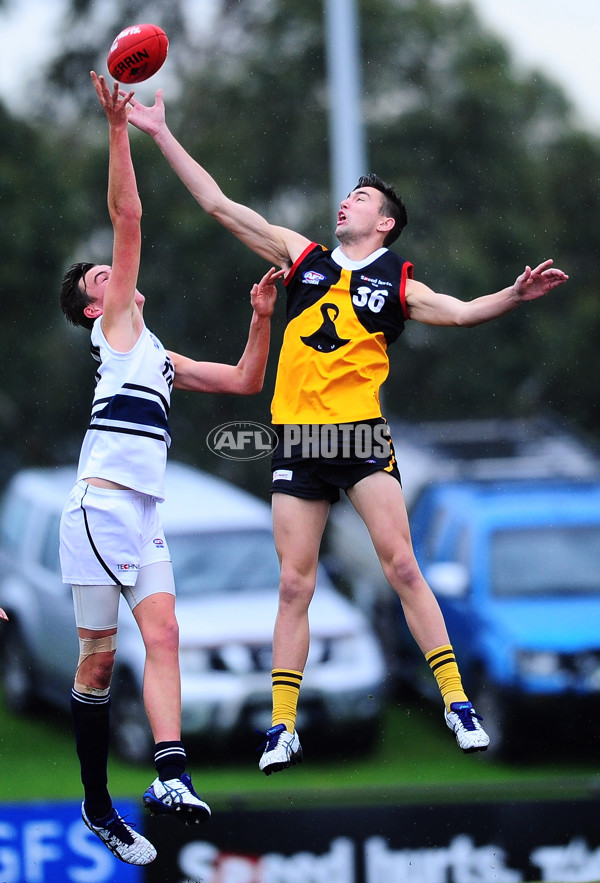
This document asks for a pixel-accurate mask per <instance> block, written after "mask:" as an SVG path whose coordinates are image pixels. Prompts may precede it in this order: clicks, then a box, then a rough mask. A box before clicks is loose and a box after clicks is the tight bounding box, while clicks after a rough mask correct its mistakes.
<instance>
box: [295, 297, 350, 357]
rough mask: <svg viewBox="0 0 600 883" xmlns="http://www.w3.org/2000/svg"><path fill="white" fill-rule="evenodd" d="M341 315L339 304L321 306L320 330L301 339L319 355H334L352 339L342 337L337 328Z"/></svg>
mask: <svg viewBox="0 0 600 883" xmlns="http://www.w3.org/2000/svg"><path fill="white" fill-rule="evenodd" d="M339 314H340V308H339V307H338V306H337V304H321V316H322V317H323V321H322V322H321V326H320V328H317V330H316V331H313V333H312V334H309V335H308V336H307V337H301V338H300V340H301V341H302V343H305V344H306V346H310V347H312V348H313V349H314V350H317V352H319V353H332V352H333V351H334V350H339V348H340V347H342V346H345V345H346V344H347V343H349V342H350V338H348V337H347V338H344V337H340V336H339V334H338V333H337V330H336V327H335V320H336V319H337V317H338V316H339Z"/></svg>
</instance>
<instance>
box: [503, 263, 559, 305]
mask: <svg viewBox="0 0 600 883" xmlns="http://www.w3.org/2000/svg"><path fill="white" fill-rule="evenodd" d="M568 278H569V277H568V276H567V274H566V273H563V271H562V270H559V269H558V268H557V267H553V266H552V260H548V261H543V262H542V263H541V264H539V265H538V266H537V267H536V268H535V269H534V270H532V269H531V267H525V270H524V271H523V272H522V273H521V275H520V276H518V277H517V279H516V281H515V284H514V285H513V289H514V291H515V294H516V295H517V297H518V298H519V300H523V301H524V300H535V298H537V297H543V296H544V295H545V294H547V293H548V292H549V291H552V289H553V288H557V287H558V286H559V285H562V284H563V282H566V281H567V279H568Z"/></svg>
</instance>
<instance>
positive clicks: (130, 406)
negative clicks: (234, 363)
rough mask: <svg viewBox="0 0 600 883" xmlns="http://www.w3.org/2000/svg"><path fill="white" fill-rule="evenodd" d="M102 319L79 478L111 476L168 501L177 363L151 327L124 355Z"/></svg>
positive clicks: (95, 337) (96, 332)
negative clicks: (108, 336) (171, 414)
mask: <svg viewBox="0 0 600 883" xmlns="http://www.w3.org/2000/svg"><path fill="white" fill-rule="evenodd" d="M101 323H102V317H99V318H98V319H96V321H95V322H94V327H93V328H92V335H91V350H92V356H93V357H94V358H95V359H96V360H97V361H98V362H99V366H98V370H97V372H96V389H95V391H94V400H93V403H92V416H91V419H90V423H89V426H88V429H87V432H86V434H85V437H84V440H83V445H82V447H81V454H80V456H79V466H78V470H77V479H78V480H79V479H84V478H105V479H107V480H109V481H114V482H117V483H118V484H122V485H125V487H129V488H132V489H133V490H136V491H139V492H140V493H143V494H148V495H149V496H152V497H155V498H156V499H157V500H158V501H162V500H163V499H164V475H165V468H166V464H167V449H168V448H169V446H170V444H171V435H170V430H169V408H170V403H171V389H172V388H173V379H174V376H175V369H174V367H173V363H172V361H171V359H170V358H169V356H168V353H167V351H166V350H165V348H164V346H163V345H162V343H161V342H160V341H159V340H158V339H157V338H156V337H155V336H154V335H153V334H152V332H151V331H149V329H148V328H146V326H145V325H144V328H143V330H142V333H141V334H140V336H139V338H138V340H137V342H136V344H135V346H134V347H133V349H131V350H129V352H126V353H121V352H118V351H117V350H114V349H113V348H112V347H111V346H110V345H109V343H108V341H107V340H106V338H105V336H104V334H103V332H102V324H101Z"/></svg>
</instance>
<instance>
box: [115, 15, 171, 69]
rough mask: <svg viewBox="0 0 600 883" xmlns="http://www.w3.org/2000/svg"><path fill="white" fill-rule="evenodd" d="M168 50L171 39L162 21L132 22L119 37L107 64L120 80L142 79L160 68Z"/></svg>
mask: <svg viewBox="0 0 600 883" xmlns="http://www.w3.org/2000/svg"><path fill="white" fill-rule="evenodd" d="M168 51H169V40H168V38H167V35H166V34H165V32H164V31H163V29H162V28H159V27H158V25H150V24H143V25H131V27H128V28H125V29H124V30H122V31H121V33H120V34H118V35H117V36H116V37H115V39H114V41H113V44H112V46H111V47H110V52H109V53H108V58H107V59H106V66H107V68H108V71H109V73H110V75H111V77H114V79H115V80H117V82H119V83H126V84H129V83H142V82H143V81H144V80H147V79H148V78H149V77H151V76H152V75H153V74H155V73H156V72H157V71H158V70H160V68H161V67H162V66H163V64H164V63H165V59H166V57H167V52H168Z"/></svg>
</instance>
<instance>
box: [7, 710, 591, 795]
mask: <svg viewBox="0 0 600 883" xmlns="http://www.w3.org/2000/svg"><path fill="white" fill-rule="evenodd" d="M259 741H260V740H259V737H257V741H256V743H254V744H250V745H249V746H248V747H247V749H246V750H245V752H243V753H242V752H238V753H237V754H236V755H235V756H233V757H232V756H230V757H229V758H219V759H217V758H216V757H215V756H213V755H209V754H207V753H206V752H202V753H201V752H200V751H198V752H197V751H196V750H195V749H192V750H190V751H189V754H190V759H189V763H188V768H189V771H190V772H191V773H192V775H193V777H194V782H195V784H196V787H197V788H198V790H199V791H201V793H202V794H203V795H205V796H206V797H207V799H209V801H210V803H211V805H212V806H213V807H214V808H221V809H224V808H230V807H239V806H240V805H243V806H247V807H256V808H260V807H262V806H264V805H266V804H267V803H268V805H269V807H270V808H273V807H274V806H281V807H285V806H290V807H291V806H294V807H299V806H306V805H310V804H311V803H312V804H314V803H315V802H318V803H319V804H320V805H323V804H325V805H327V804H329V805H338V806H339V805H352V804H381V803H385V802H393V803H417V802H418V803H420V802H428V803H431V802H444V800H452V802H456V800H465V801H474V800H482V801H487V800H490V799H498V798H504V799H512V800H515V799H518V800H524V799H573V798H576V797H586V796H587V797H589V796H590V795H592V794H594V793H596V794H597V792H598V789H599V788H600V772H599V768H598V763H597V758H594V757H593V755H590V756H589V757H587V758H586V757H582V756H578V755H577V754H576V753H575V752H571V753H569V754H566V753H561V752H560V751H556V752H555V756H554V757H546V758H544V759H540V760H539V761H537V762H535V763H534V762H532V761H529V762H528V763H524V764H522V765H519V764H512V765H511V764H506V763H500V762H494V761H491V760H488V759H487V758H486V756H485V755H484V754H474V755H464V754H462V753H461V752H460V751H459V750H458V748H457V747H456V744H455V742H454V738H453V737H452V735H451V734H450V733H449V732H448V730H447V729H446V727H445V725H444V722H443V719H442V718H441V715H440V714H439V709H438V708H437V707H435V708H431V707H430V706H428V705H424V706H419V705H415V704H408V705H406V706H403V707H400V706H398V705H393V706H391V707H390V708H389V709H388V712H387V713H386V715H385V719H384V724H383V728H382V736H381V740H380V743H379V745H378V747H377V749H376V750H375V751H374V752H372V753H371V754H369V755H367V756H365V755H356V754H353V753H352V752H351V751H350V750H349V749H348V748H347V747H344V746H340V748H339V750H338V751H337V752H336V753H335V754H331V753H330V752H328V753H327V754H325V753H324V752H323V751H322V749H321V748H320V747H319V745H318V743H314V744H313V743H310V742H309V741H306V740H304V751H305V762H304V764H302V765H301V766H297V767H294V768H293V769H291V770H289V771H286V772H285V773H284V774H283V775H273V776H270V777H268V778H267V777H266V776H262V775H260V773H259V772H258V769H257V763H258V754H257V751H256V748H257V745H258V742H259ZM0 752H1V754H0V756H1V757H2V760H3V768H4V771H5V772H4V775H3V776H2V777H1V778H0V800H2V801H4V802H21V801H44V800H55V799H79V798H80V797H81V793H82V789H81V783H80V780H79V767H78V761H77V756H76V754H75V747H74V744H73V739H72V733H71V727H70V720H69V718H68V716H67V715H64V714H60V713H57V712H55V711H52V710H50V711H45V712H43V713H40V714H38V715H35V716H30V717H15V716H14V715H12V714H10V713H8V712H7V711H5V710H4V711H3V721H2V727H1V735H0ZM153 775H154V773H153V769H152V766H151V764H149V765H148V766H143V767H132V766H128V765H126V764H124V763H121V762H120V761H118V760H117V759H116V758H115V757H114V756H113V757H112V758H111V761H110V768H109V777H110V788H111V792H112V794H113V796H114V797H119V796H121V797H135V796H138V795H139V794H140V793H142V792H143V791H144V790H145V789H146V788H147V787H148V784H149V783H150V781H151V779H152V778H153Z"/></svg>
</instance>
